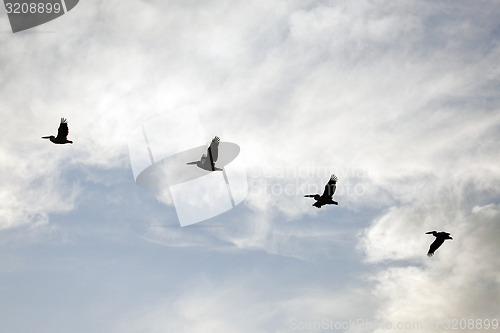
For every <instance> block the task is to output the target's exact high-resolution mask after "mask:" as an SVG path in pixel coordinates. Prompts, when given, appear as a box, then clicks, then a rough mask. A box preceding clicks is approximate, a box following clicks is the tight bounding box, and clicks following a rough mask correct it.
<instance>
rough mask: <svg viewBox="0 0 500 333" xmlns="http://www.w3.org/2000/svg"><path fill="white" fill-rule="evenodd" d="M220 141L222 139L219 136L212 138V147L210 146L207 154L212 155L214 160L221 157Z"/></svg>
mask: <svg viewBox="0 0 500 333" xmlns="http://www.w3.org/2000/svg"><path fill="white" fill-rule="evenodd" d="M219 143H220V139H219V137H218V136H216V137H215V138H213V139H212V142H211V143H210V147H208V149H209V151H208V154H210V155H207V156H212V161H214V163H215V162H217V159H218V158H219Z"/></svg>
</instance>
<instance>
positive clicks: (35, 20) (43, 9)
mask: <svg viewBox="0 0 500 333" xmlns="http://www.w3.org/2000/svg"><path fill="white" fill-rule="evenodd" d="M78 2H79V0H4V5H5V10H6V11H7V16H8V17H9V21H10V26H11V28H12V32H14V33H15V32H19V31H23V30H26V29H30V28H33V27H36V26H38V25H41V24H44V23H47V22H49V21H52V20H54V19H56V18H58V17H59V16H62V15H64V14H66V13H67V12H69V11H70V10H71V9H73V8H75V6H76V5H77V4H78Z"/></svg>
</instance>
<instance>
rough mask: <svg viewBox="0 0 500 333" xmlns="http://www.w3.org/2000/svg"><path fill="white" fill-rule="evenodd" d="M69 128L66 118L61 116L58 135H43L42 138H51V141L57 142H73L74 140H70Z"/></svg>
mask: <svg viewBox="0 0 500 333" xmlns="http://www.w3.org/2000/svg"><path fill="white" fill-rule="evenodd" d="M68 134H69V128H68V123H67V121H66V119H64V118H61V123H60V124H59V129H58V130H57V136H53V135H50V136H42V139H49V140H50V142H52V143H55V144H61V145H62V144H65V143H73V141H70V140H68Z"/></svg>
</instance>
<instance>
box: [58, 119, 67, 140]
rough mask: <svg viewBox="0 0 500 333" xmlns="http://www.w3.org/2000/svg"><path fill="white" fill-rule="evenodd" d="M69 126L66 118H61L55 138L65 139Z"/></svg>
mask: <svg viewBox="0 0 500 333" xmlns="http://www.w3.org/2000/svg"><path fill="white" fill-rule="evenodd" d="M68 133H69V128H68V123H67V122H66V119H64V118H61V124H59V129H58V130H57V138H56V139H58V140H62V139H64V140H65V139H66V138H67V137H68Z"/></svg>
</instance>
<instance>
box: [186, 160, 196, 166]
mask: <svg viewBox="0 0 500 333" xmlns="http://www.w3.org/2000/svg"><path fill="white" fill-rule="evenodd" d="M196 163H198V161H196V162H188V163H186V164H189V165H193V164H196Z"/></svg>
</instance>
